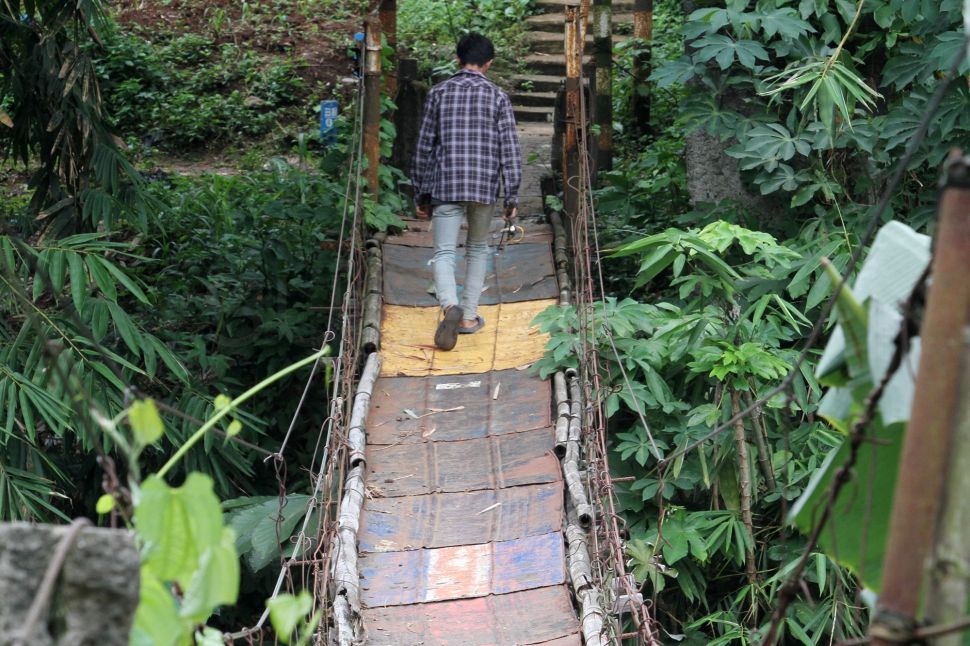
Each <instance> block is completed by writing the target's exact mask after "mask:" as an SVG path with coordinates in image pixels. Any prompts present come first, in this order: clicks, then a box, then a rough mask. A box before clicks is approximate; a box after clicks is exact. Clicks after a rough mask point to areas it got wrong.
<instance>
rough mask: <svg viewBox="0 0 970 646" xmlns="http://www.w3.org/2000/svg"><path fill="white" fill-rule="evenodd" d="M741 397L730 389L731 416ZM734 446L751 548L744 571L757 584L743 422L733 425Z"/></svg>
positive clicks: (749, 474)
mask: <svg viewBox="0 0 970 646" xmlns="http://www.w3.org/2000/svg"><path fill="white" fill-rule="evenodd" d="M740 399H741V395H740V393H738V391H736V390H734V389H733V388H732V389H731V414H732V415H737V414H738V413H739V412H740V411H741V405H740ZM734 444H735V447H736V453H737V457H738V490H739V492H740V494H741V520H742V521H744V526H745V528H746V529H747V530H748V538H749V539H750V544H751V546H750V547H749V548H748V550H747V551H746V552H745V555H744V560H745V569H746V570H747V573H748V583H750V584H752V585H754V584H756V583H757V582H758V569H757V567H755V562H754V521H753V520H752V518H751V469H750V466H749V465H750V463H749V462H748V440H747V438H746V437H745V433H744V420H743V419H739V420H738V421H736V422H735V423H734Z"/></svg>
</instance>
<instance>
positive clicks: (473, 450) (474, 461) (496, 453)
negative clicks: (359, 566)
mask: <svg viewBox="0 0 970 646" xmlns="http://www.w3.org/2000/svg"><path fill="white" fill-rule="evenodd" d="M554 443H555V433H554V431H553V429H552V428H541V429H536V430H532V431H524V432H522V433H511V434H509V435H498V436H494V437H489V438H479V439H474V440H462V441H460V442H426V443H424V444H399V445H397V446H394V445H386V446H371V445H368V447H367V476H366V478H367V485H368V487H369V488H370V491H371V494H372V495H373V496H374V497H377V498H386V497H393V496H416V495H420V494H427V493H436V492H457V491H476V490H480V489H494V488H500V487H515V486H519V485H527V484H540V483H545V482H558V481H560V480H561V477H562V476H561V472H560V468H559V460H558V459H556V456H555V455H554V454H553V452H552V449H553V445H554Z"/></svg>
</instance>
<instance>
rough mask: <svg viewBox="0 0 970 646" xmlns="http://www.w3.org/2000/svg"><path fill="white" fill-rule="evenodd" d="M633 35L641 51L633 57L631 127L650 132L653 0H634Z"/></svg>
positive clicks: (640, 132) (640, 131)
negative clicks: (649, 81) (649, 80)
mask: <svg viewBox="0 0 970 646" xmlns="http://www.w3.org/2000/svg"><path fill="white" fill-rule="evenodd" d="M633 37H634V38H636V39H637V40H639V41H641V42H640V44H639V45H637V47H639V48H641V49H642V51H641V52H640V53H639V54H637V55H636V56H634V58H633V92H632V96H631V99H630V100H631V106H630V107H631V109H632V111H633V127H634V129H635V131H636V132H637V133H639V134H641V135H644V134H649V133H650V86H649V85H648V84H647V77H648V76H650V53H651V52H650V50H651V48H652V43H653V0H634V3H633Z"/></svg>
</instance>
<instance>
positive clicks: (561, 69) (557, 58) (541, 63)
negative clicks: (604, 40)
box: [522, 52, 593, 78]
mask: <svg viewBox="0 0 970 646" xmlns="http://www.w3.org/2000/svg"><path fill="white" fill-rule="evenodd" d="M592 61H593V59H592V57H590V56H588V55H587V56H584V57H583V64H584V65H590V64H591V63H592ZM522 62H523V63H525V65H526V67H527V68H529V69H530V70H532V71H533V72H535V73H536V74H541V75H551V76H559V77H560V78H564V77H565V76H566V61H565V60H563V55H562V53H560V54H543V53H542V52H535V53H532V54H529V55H528V56H526V57H525V58H523V59H522Z"/></svg>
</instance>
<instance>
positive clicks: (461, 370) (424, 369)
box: [381, 299, 557, 377]
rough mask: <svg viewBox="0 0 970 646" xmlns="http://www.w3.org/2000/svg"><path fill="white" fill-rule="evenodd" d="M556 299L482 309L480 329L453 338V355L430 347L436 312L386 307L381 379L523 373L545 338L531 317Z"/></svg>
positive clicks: (436, 309) (542, 347)
mask: <svg viewBox="0 0 970 646" xmlns="http://www.w3.org/2000/svg"><path fill="white" fill-rule="evenodd" d="M556 304H557V300H556V299H548V300H538V301H525V302H522V303H502V304H499V305H484V306H482V307H480V308H479V313H480V314H481V315H482V316H484V317H485V327H484V328H483V329H482V330H481V331H479V332H478V333H476V334H463V335H459V337H458V345H457V346H455V349H454V350H451V351H448V352H445V351H440V350H437V349H436V348H435V347H434V331H435V328H436V327H437V325H438V320H439V318H440V316H441V308H439V307H405V306H400V305H385V306H384V319H383V323H382V325H381V346H382V353H383V355H384V363H383V365H382V367H381V376H385V377H393V376H415V377H424V376H428V375H459V374H479V373H484V372H488V371H490V370H506V369H509V368H521V369H525V368H526V367H528V366H530V365H531V364H532V363H534V362H535V361H537V360H538V359H539V358H541V357H542V355H543V352H544V351H545V346H546V342H547V341H548V340H549V335H547V334H544V333H540V332H539V329H538V327H535V326H533V324H532V321H533V319H535V317H536V316H537V315H538V314H539V313H540V312H542V311H544V310H545V309H547V308H548V307H551V306H554V305H556Z"/></svg>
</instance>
